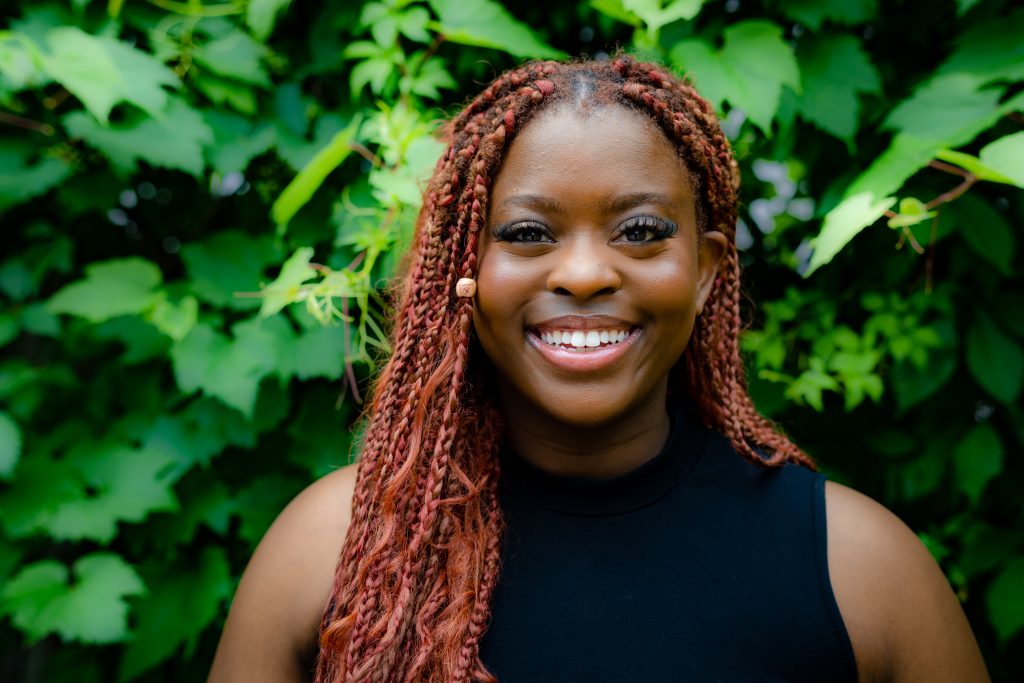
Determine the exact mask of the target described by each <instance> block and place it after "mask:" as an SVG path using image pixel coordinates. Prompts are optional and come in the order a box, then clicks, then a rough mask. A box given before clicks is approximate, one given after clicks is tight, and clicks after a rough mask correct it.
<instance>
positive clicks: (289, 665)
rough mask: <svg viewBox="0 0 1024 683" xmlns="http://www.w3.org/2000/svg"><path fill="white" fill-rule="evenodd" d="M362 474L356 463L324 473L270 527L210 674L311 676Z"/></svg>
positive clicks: (226, 678)
mask: <svg viewBox="0 0 1024 683" xmlns="http://www.w3.org/2000/svg"><path fill="white" fill-rule="evenodd" d="M355 481H356V466H355V465H350V466H348V467H343V468H341V469H339V470H335V471H334V472H331V473H330V474H327V475H325V476H323V477H321V478H320V479H318V480H317V481H315V482H313V483H312V484H310V485H309V486H308V487H306V489H305V490H303V491H302V492H301V493H300V494H299V495H298V496H296V497H295V498H294V499H293V500H292V501H291V502H290V503H289V504H288V506H287V507H285V509H284V510H283V511H282V512H281V513H280V515H278V517H277V519H276V520H275V521H274V523H273V524H272V525H271V527H270V529H268V530H267V533H266V534H265V535H264V537H263V539H262V540H261V541H260V543H259V545H258V546H257V548H256V551H255V552H254V553H253V556H252V559H251V560H250V561H249V564H248V566H247V567H246V569H245V572H244V574H243V575H242V579H241V581H240V582H239V584H238V590H237V591H236V592H235V597H234V599H233V601H232V604H231V610H230V612H229V614H228V619H227V623H226V624H225V626H224V632H223V634H222V635H221V641H220V644H219V646H218V648H217V654H216V657H215V659H214V663H213V669H212V670H211V673H210V681H212V682H216V683H227V682H230V681H281V680H286V681H291V680H304V679H308V677H309V672H308V670H307V667H308V664H309V662H308V661H307V660H308V657H309V655H310V653H311V652H315V647H316V633H317V630H318V628H319V626H320V618H321V615H322V612H323V609H324V606H325V605H326V603H327V599H328V596H329V594H330V589H331V585H332V583H333V580H334V570H335V566H336V564H337V560H338V556H339V554H340V551H341V546H342V544H343V542H344V540H345V534H346V533H347V531H348V525H349V521H350V519H351V501H352V493H353V491H354V490H355ZM256 643H259V646H258V647H254V644H256Z"/></svg>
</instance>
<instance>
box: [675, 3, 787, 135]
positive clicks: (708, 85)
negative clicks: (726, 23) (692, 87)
mask: <svg viewBox="0 0 1024 683" xmlns="http://www.w3.org/2000/svg"><path fill="white" fill-rule="evenodd" d="M723 35H724V37H725V43H724V45H723V46H722V49H721V50H720V51H715V50H714V49H713V48H711V47H710V46H709V45H707V44H706V43H704V42H702V41H698V40H686V41H683V42H680V43H678V44H677V45H676V46H675V47H674V48H673V49H672V53H671V58H672V61H673V62H674V63H676V64H678V65H679V66H680V67H681V68H682V70H683V71H684V72H686V74H687V75H689V76H691V77H692V78H693V80H694V82H695V83H696V85H697V87H698V88H699V89H700V91H701V92H702V93H703V94H704V96H705V97H707V98H708V99H710V100H711V101H712V102H714V103H715V104H716V106H718V107H719V108H721V103H722V102H723V101H725V100H728V102H729V103H730V104H731V105H732V106H734V107H739V108H741V109H743V110H744V111H745V112H746V113H747V115H748V116H749V117H750V120H751V121H753V122H754V123H755V124H757V126H758V127H760V128H761V130H763V131H766V132H770V131H771V124H772V118H773V117H774V116H775V113H776V112H777V111H778V109H779V99H780V97H781V95H782V86H784V85H787V86H789V87H790V88H792V89H793V90H794V91H796V92H799V91H800V69H799V67H798V66H797V62H796V58H795V57H794V55H793V49H792V48H791V47H790V46H789V45H788V44H787V43H786V41H785V40H783V39H782V27H781V26H779V25H778V24H775V23H772V22H770V21H764V20H760V19H754V20H748V21H742V22H739V23H737V24H734V25H732V26H730V27H729V28H727V29H725V31H724V34H723Z"/></svg>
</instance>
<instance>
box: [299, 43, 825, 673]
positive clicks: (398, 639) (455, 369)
mask: <svg viewBox="0 0 1024 683" xmlns="http://www.w3.org/2000/svg"><path fill="white" fill-rule="evenodd" d="M558 104H563V105H566V106H571V107H573V108H575V109H576V110H577V111H580V112H586V111H589V110H591V109H596V108H599V107H603V106H610V105H622V106H625V107H627V108H629V109H631V110H634V111H636V112H639V113H640V114H642V115H644V116H645V117H647V118H649V119H650V120H651V121H652V122H653V123H654V124H655V125H656V126H658V128H659V129H660V130H661V131H662V132H663V133H664V135H665V136H666V138H668V140H669V141H671V142H672V143H673V145H674V146H675V148H676V150H677V151H678V153H679V156H680V158H681V159H682V160H683V162H684V163H685V165H686V167H687V168H688V169H689V170H690V173H691V175H692V176H693V178H694V187H695V192H696V196H697V201H696V204H697V214H698V226H699V230H700V231H701V232H704V231H708V230H717V231H719V232H722V233H723V234H724V235H726V237H727V238H728V243H729V244H728V247H727V250H726V254H725V257H724V258H723V260H722V263H721V266H720V268H719V272H718V274H717V276H716V279H715V282H714V284H713V287H712V291H711V294H710V296H709V298H708V301H707V303H706V304H705V307H704V311H703V314H702V315H701V316H700V317H699V318H698V320H697V323H696V326H695V328H694V333H693V336H692V337H691V340H690V343H689V344H688V346H687V348H686V351H685V352H684V355H683V357H682V359H681V360H680V362H679V364H678V365H677V368H676V369H675V371H674V372H673V374H672V377H671V380H670V384H671V391H672V392H673V393H675V394H681V395H686V396H687V397H688V398H689V400H690V402H691V403H692V405H693V406H694V408H695V410H696V412H697V413H698V415H699V418H700V419H701V420H702V421H703V422H704V424H705V425H707V426H708V427H709V428H711V429H715V430H717V431H719V432H721V433H723V434H724V435H725V436H726V437H728V438H729V440H730V441H731V442H732V444H733V446H734V447H735V449H736V450H737V451H738V452H739V453H740V454H741V455H742V456H743V457H744V458H746V459H747V460H749V461H751V462H754V463H757V464H759V465H762V466H767V467H775V466H779V465H782V464H784V463H786V462H796V463H800V464H802V465H805V466H808V467H812V468H813V467H814V463H813V461H811V459H810V458H809V457H808V456H807V455H806V454H804V453H803V452H802V451H801V450H800V449H799V448H798V447H797V446H795V445H794V444H793V443H792V442H791V441H790V440H789V439H788V438H787V437H786V436H785V435H783V434H782V433H780V432H779V431H778V430H777V429H776V428H775V427H774V425H772V424H771V423H770V422H769V421H767V420H766V419H765V418H763V417H762V416H761V415H760V414H758V412H757V410H756V409H755V408H754V405H753V402H752V401H751V399H750V396H749V394H748V393H747V388H746V380H745V376H744V368H743V362H742V358H741V357H740V351H739V334H740V329H741V318H740V274H739V271H740V269H739V260H738V257H737V252H736V243H735V228H736V203H737V191H738V188H739V173H738V168H737V165H736V162H735V161H734V159H733V156H732V152H731V149H730V147H729V143H728V141H727V140H726V138H725V136H724V135H723V134H722V131H721V128H720V127H719V124H718V120H717V118H716V117H715V114H714V111H713V109H712V107H711V105H709V104H708V102H707V101H705V100H704V99H703V98H701V97H700V96H699V95H698V94H697V93H696V91H694V90H693V88H692V87H691V86H689V85H688V84H686V83H685V82H683V81H681V80H679V79H677V78H675V77H673V76H672V75H671V74H669V73H668V72H667V71H666V70H664V69H663V68H662V67H659V66H657V65H654V64H649V63H644V62H639V61H636V60H634V59H632V58H631V57H628V56H617V57H614V58H612V59H610V60H607V61H591V62H580V63H569V64H566V63H559V62H532V63H528V64H526V65H524V66H522V67H520V68H517V69H513V70H510V71H508V72H505V73H503V74H501V75H500V76H499V77H498V78H497V79H496V80H495V81H494V82H492V83H491V84H490V85H488V86H487V88H485V89H484V90H483V92H481V93H480V94H479V95H478V96H477V97H476V98H475V99H473V100H472V101H471V102H470V103H469V104H468V105H467V106H466V107H465V108H464V109H463V110H462V111H461V112H459V113H458V114H457V115H456V116H455V117H454V118H453V119H452V120H451V121H450V122H449V123H448V124H447V125H446V126H445V127H444V129H443V131H442V134H443V136H444V139H445V141H446V142H447V147H446V150H445V152H444V154H443V155H442V156H441V158H440V159H439V160H438V162H437V165H436V167H435V170H434V174H433V176H432V178H431V179H430V182H429V183H428V186H427V190H426V193H425V195H424V202H423V207H422V209H421V212H420V216H419V219H418V221H417V229H416V238H415V246H414V253H413V259H412V261H411V264H410V267H409V270H408V273H407V275H406V277H405V280H404V283H403V285H402V288H401V294H400V305H399V308H398V315H397V320H396V323H395V326H394V329H393V331H392V335H391V336H392V348H393V349H394V351H393V353H392V356H391V358H390V359H389V361H388V362H387V364H386V365H385V367H384V368H383V370H382V372H381V375H380V377H379V378H378V380H377V384H376V389H375V391H374V394H373V397H372V400H371V403H370V404H369V406H368V413H369V416H370V423H369V426H368V428H367V432H366V436H365V441H364V444H363V447H362V450H361V455H360V460H359V465H358V475H357V481H356V488H355V493H354V495H353V500H352V521H351V524H350V526H349V529H348V534H347V536H346V539H345V543H344V545H343V547H342V551H341V556H340V559H339V562H338V565H337V569H336V572H335V577H334V585H333V587H332V591H331V595H330V599H329V602H328V604H327V606H326V609H325V611H324V615H323V620H322V624H321V629H320V641H319V642H320V652H319V656H318V658H317V664H316V673H315V679H314V680H315V682H316V683H340V682H342V681H389V682H390V681H438V680H443V681H452V682H455V683H461V682H463V681H469V680H473V681H478V680H479V681H494V680H495V679H494V677H493V676H492V675H491V674H490V673H489V672H488V671H487V670H486V668H485V667H484V665H483V664H482V663H481V662H480V660H479V656H478V652H479V641H480V638H481V637H482V635H483V633H484V631H485V630H486V628H487V624H488V621H489V619H490V609H491V595H492V593H493V591H494V588H495V586H496V585H497V582H498V576H499V563H500V557H501V536H502V533H503V530H504V523H503V520H502V516H501V509H500V506H499V503H498V495H497V482H498V478H499V476H500V473H499V465H498V457H497V450H498V446H499V443H500V439H501V433H502V419H501V415H500V412H499V411H498V409H497V407H496V401H495V397H494V396H492V395H490V392H488V391H487V390H486V388H485V386H486V385H485V383H483V382H481V381H480V379H481V378H480V373H479V368H478V367H477V365H474V364H473V363H471V360H472V359H471V357H470V356H471V353H470V351H471V348H472V342H473V335H472V316H473V303H472V300H471V299H467V298H463V297H458V296H457V295H456V294H455V283H456V282H457V281H458V280H459V279H460V278H462V277H474V276H475V275H476V272H477V242H478V236H479V232H480V230H481V229H483V228H484V227H485V224H486V216H487V208H488V199H489V196H490V190H491V186H492V183H493V180H494V178H495V176H496V175H497V173H498V169H499V168H500V164H501V160H502V157H503V153H504V151H505V149H507V147H508V145H509V144H510V142H511V140H512V139H513V138H514V137H515V135H516V134H517V133H518V132H519V131H520V130H522V129H523V127H525V126H526V125H527V124H528V123H529V122H530V120H531V119H532V118H533V117H534V116H536V115H537V114H538V113H539V112H541V111H543V110H546V109H549V108H551V107H554V106H556V105H558Z"/></svg>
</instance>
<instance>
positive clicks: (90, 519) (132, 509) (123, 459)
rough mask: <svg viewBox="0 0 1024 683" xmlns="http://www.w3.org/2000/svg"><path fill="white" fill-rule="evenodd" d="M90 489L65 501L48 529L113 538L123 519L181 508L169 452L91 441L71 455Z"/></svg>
mask: <svg viewBox="0 0 1024 683" xmlns="http://www.w3.org/2000/svg"><path fill="white" fill-rule="evenodd" d="M66 462H67V464H68V465H69V466H70V467H72V468H73V470H74V471H77V472H78V473H79V474H80V475H81V477H82V479H83V481H84V483H85V485H86V486H87V487H88V489H86V488H85V486H83V488H82V493H80V494H79V495H78V496H74V497H70V498H69V499H67V500H65V501H62V502H60V503H59V504H57V505H56V507H55V508H54V509H53V510H52V512H51V513H50V515H49V518H48V519H47V521H46V523H45V528H46V529H47V531H48V532H49V533H50V534H51V535H52V536H53V537H54V538H59V539H67V540H78V539H84V538H87V539H92V540H96V541H99V542H101V543H107V542H109V541H110V540H112V539H113V538H114V536H115V534H116V533H117V524H118V522H122V521H123V522H141V521H142V520H144V519H145V518H146V517H147V516H149V514H150V513H152V512H156V511H159V510H177V509H178V501H177V499H176V498H175V497H174V494H173V493H172V491H171V486H172V485H173V483H174V480H175V479H176V477H177V476H180V474H179V472H178V471H177V470H175V469H174V468H173V467H172V465H173V464H174V458H173V457H171V456H170V455H169V454H167V453H165V452H163V451H159V450H155V449H147V448H141V449H137V448H129V447H127V446H123V445H117V444H105V443H101V444H86V445H84V446H82V447H81V448H79V449H76V450H75V451H73V452H72V453H71V454H69V455H68V456H67V458H66Z"/></svg>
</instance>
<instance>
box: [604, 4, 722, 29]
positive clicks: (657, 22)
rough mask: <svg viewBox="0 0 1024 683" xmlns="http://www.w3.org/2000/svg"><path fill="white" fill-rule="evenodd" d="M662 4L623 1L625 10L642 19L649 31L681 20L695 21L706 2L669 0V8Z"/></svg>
mask: <svg viewBox="0 0 1024 683" xmlns="http://www.w3.org/2000/svg"><path fill="white" fill-rule="evenodd" d="M662 4H663V3H662V0H622V6H623V8H624V9H626V10H627V11H629V12H632V13H634V14H636V15H637V16H638V17H640V18H641V19H642V20H643V22H644V24H646V25H647V29H648V30H649V31H657V30H658V29H660V28H661V27H662V26H664V25H665V24H670V23H672V22H673V21H678V20H679V19H686V20H690V19H693V18H694V17H695V16H697V15H698V14H699V13H700V8H701V6H703V4H704V0H669V2H668V4H667V6H664V7H663V6H662Z"/></svg>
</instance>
